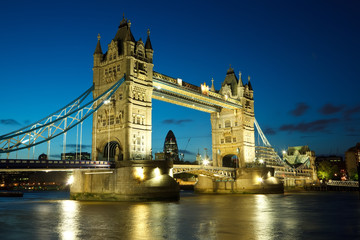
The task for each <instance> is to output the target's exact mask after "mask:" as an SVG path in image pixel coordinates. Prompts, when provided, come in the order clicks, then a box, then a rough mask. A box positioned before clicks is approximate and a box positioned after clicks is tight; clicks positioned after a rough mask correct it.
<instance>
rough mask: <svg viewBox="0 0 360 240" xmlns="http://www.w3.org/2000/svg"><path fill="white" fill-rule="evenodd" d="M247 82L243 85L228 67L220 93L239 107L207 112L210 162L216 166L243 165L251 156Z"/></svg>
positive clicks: (251, 108)
mask: <svg viewBox="0 0 360 240" xmlns="http://www.w3.org/2000/svg"><path fill="white" fill-rule="evenodd" d="M253 93H254V92H253V89H252V86H251V83H250V77H249V78H248V83H246V84H245V85H244V84H243V82H242V79H241V73H240V74H239V79H238V78H237V77H236V75H235V73H234V70H233V69H232V68H231V67H230V68H229V70H228V71H227V73H226V77H225V80H224V82H223V83H222V86H221V89H220V94H222V95H223V96H224V97H225V100H228V99H229V100H230V99H236V100H239V101H240V102H241V105H242V107H241V108H239V109H235V110H230V109H226V108H222V109H221V111H220V112H214V113H211V117H210V118H211V128H212V154H213V165H214V166H218V167H222V166H224V167H238V168H239V167H245V164H246V163H248V162H253V161H254V160H255V135H254V134H255V132H254V120H255V115H254V94H253Z"/></svg>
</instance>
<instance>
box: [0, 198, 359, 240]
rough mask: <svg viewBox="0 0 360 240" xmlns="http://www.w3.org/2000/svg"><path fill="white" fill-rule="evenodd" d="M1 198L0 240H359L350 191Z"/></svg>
mask: <svg viewBox="0 0 360 240" xmlns="http://www.w3.org/2000/svg"><path fill="white" fill-rule="evenodd" d="M68 198H69V194H68V193H64V192H40V193H25V194H24V197H23V198H0V239H1V240H5V239H6V240H7V239H24V240H25V239H26V240H29V239H41V240H43V239H66V240H68V239H101V240H107V239H206V240H210V239H266V240H267V239H291V240H295V239H360V200H359V196H358V193H356V192H350V193H349V192H347V193H346V192H336V193H327V192H319V193H291V194H284V195H282V194H281V195H278V194H276V195H195V194H193V193H191V192H182V194H181V200H180V201H179V202H146V203H130V202H78V201H71V200H67V199H68Z"/></svg>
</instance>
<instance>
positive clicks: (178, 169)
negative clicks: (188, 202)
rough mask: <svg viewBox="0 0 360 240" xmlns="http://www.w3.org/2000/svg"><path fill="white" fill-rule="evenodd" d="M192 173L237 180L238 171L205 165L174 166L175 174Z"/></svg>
mask: <svg viewBox="0 0 360 240" xmlns="http://www.w3.org/2000/svg"><path fill="white" fill-rule="evenodd" d="M183 172H192V173H197V174H204V175H207V176H210V177H215V178H235V172H236V170H235V169H234V168H228V167H213V166H203V165H174V167H173V174H178V173H183Z"/></svg>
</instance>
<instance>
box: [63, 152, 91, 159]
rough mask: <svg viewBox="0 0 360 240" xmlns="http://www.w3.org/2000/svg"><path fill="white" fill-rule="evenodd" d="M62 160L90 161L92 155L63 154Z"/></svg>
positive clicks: (86, 153) (85, 153) (83, 153)
mask: <svg viewBox="0 0 360 240" xmlns="http://www.w3.org/2000/svg"><path fill="white" fill-rule="evenodd" d="M61 160H90V153H88V152H82V153H65V154H64V153H62V154H61Z"/></svg>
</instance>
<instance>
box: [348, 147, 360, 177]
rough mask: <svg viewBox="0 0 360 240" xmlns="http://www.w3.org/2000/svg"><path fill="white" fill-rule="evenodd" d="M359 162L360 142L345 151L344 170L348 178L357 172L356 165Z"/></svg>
mask: <svg viewBox="0 0 360 240" xmlns="http://www.w3.org/2000/svg"><path fill="white" fill-rule="evenodd" d="M359 162H360V142H359V143H357V144H356V146H354V147H351V148H349V149H348V150H347V151H346V152H345V165H346V171H347V173H348V175H349V177H350V178H352V177H353V176H354V175H355V174H356V173H357V166H358V164H359Z"/></svg>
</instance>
